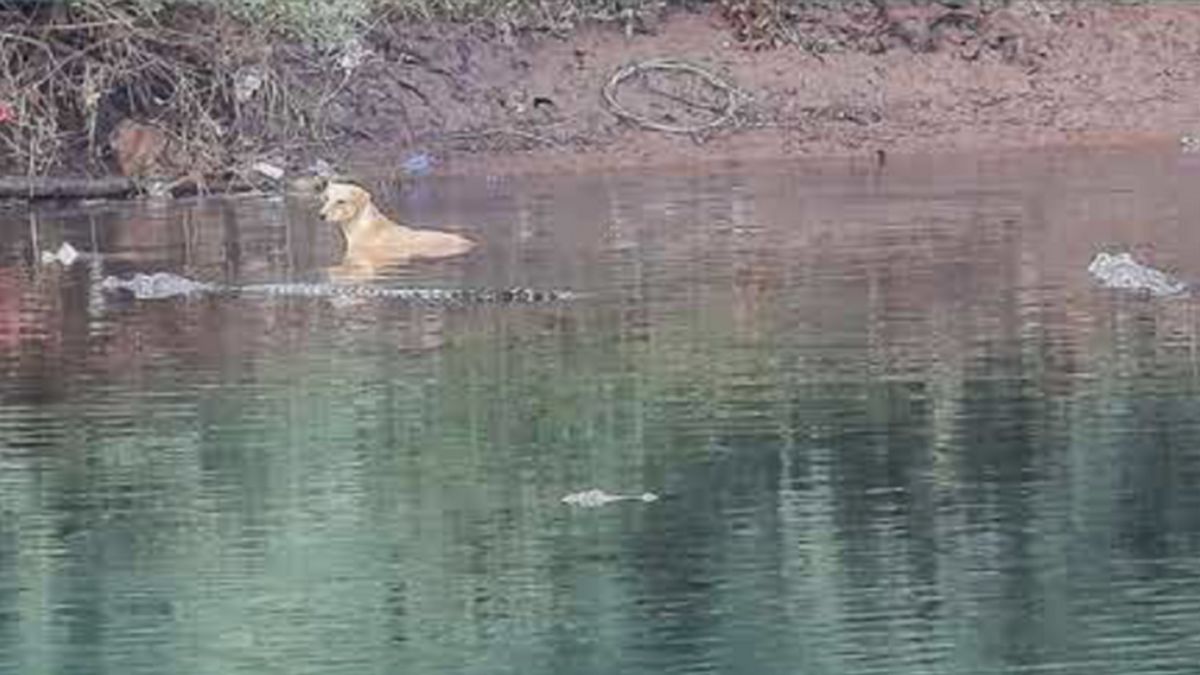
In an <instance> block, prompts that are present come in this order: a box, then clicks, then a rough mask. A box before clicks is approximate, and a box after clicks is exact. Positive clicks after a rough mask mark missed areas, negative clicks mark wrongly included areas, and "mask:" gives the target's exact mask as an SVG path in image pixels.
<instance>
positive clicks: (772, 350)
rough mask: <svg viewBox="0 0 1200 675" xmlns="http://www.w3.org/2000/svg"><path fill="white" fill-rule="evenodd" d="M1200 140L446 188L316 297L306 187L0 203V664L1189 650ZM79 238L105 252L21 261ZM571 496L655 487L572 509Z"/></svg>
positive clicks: (317, 669)
mask: <svg viewBox="0 0 1200 675" xmlns="http://www.w3.org/2000/svg"><path fill="white" fill-rule="evenodd" d="M1198 185H1200V160H1197V159H1193V158H1191V157H1187V156H1176V155H1173V154H1170V153H1164V154H1147V155H1136V154H1089V155H1079V156H1062V155H1057V156H1044V157H1038V158H1033V159H1027V160H1021V161H1016V160H1006V159H986V160H980V159H970V158H959V159H947V160H940V161H932V160H930V161H925V160H920V161H918V160H894V161H892V162H890V163H889V164H888V166H887V167H886V168H885V170H884V171H883V172H882V173H880V172H878V171H875V170H872V169H871V168H870V167H867V166H847V165H844V164H838V165H806V166H796V165H772V166H757V167H741V168H731V169H728V170H722V171H719V172H717V171H714V172H709V173H700V172H696V173H688V174H684V173H677V174H673V175H649V174H623V175H612V176H603V177H590V178H569V179H568V178H557V179H551V178H544V179H504V180H491V181H489V180H485V179H478V180H453V181H450V180H447V181H444V182H438V181H430V182H426V183H421V184H418V185H413V186H410V187H409V188H408V189H406V190H404V191H402V192H395V193H387V194H383V195H381V197H380V201H381V202H383V203H384V204H385V206H386V207H387V209H388V210H390V211H392V212H395V211H402V212H403V213H405V214H406V215H407V216H408V217H409V219H411V220H412V221H414V222H417V223H420V224H423V225H431V226H434V225H441V224H458V227H459V228H461V229H462V230H464V231H467V232H469V233H471V234H472V235H474V236H476V237H477V238H479V239H480V240H481V241H483V242H484V245H483V246H482V250H481V251H480V252H479V253H478V254H477V255H475V256H473V257H471V258H469V259H467V260H465V261H461V262H457V263H443V264H437V265H424V266H420V267H416V268H412V269H407V270H403V271H401V272H397V273H395V274H394V275H392V276H391V277H389V278H387V279H382V280H380V281H379V282H378V283H382V284H390V285H404V286H409V285H420V286H439V287H462V286H471V287H501V286H505V287H507V286H514V285H520V286H531V287H555V288H571V289H575V290H579V291H585V292H586V297H583V298H580V299H578V300H576V301H572V302H569V303H560V304H553V305H531V306H493V305H467V306H440V305H436V304H433V305H429V304H427V305H414V304H411V303H404V302H396V301H384V300H373V301H359V302H337V301H331V300H329V299H322V298H303V297H297V298H287V297H283V298H252V297H207V298H197V299H190V300H158V301H133V300H130V299H128V298H122V297H117V296H111V295H105V294H104V293H101V292H99V291H98V290H96V289H95V285H96V283H97V281H98V280H99V279H100V278H102V277H103V275H105V274H118V273H128V272H131V271H134V270H141V271H157V270H165V271H172V272H175V273H179V274H185V275H187V276H190V277H193V278H197V279H204V280H209V281H222V282H226V283H234V284H236V283H244V282H262V281H288V280H308V279H312V278H314V277H315V276H316V275H318V274H319V271H320V269H321V268H322V267H323V266H327V265H330V264H333V263H335V262H336V261H337V260H336V259H337V250H338V249H337V241H336V239H335V238H334V237H332V236H331V233H330V232H329V231H328V229H327V227H326V226H324V225H322V224H320V223H318V222H317V221H316V219H315V218H314V216H313V211H314V207H313V205H312V204H309V203H305V202H303V201H299V200H290V201H283V200H266V199H238V200H230V201H219V200H214V201H209V202H206V203H181V204H176V205H171V206H166V207H157V208H155V207H149V206H139V207H115V206H105V205H96V206H92V207H88V208H72V209H64V208H58V209H54V208H46V209H41V210H39V211H38V212H37V213H35V214H32V216H31V214H28V213H26V212H24V211H20V210H14V209H8V210H4V211H0V672H5V673H9V672H11V673H89V674H90V673H106V672H107V673H122V674H128V673H163V672H173V673H214V674H215V673H289V674H295V673H347V674H351V673H353V674H359V673H489V674H492V673H520V674H521V675H536V674H545V675H564V674H572V673H589V674H591V673H595V674H598V675H599V674H603V675H612V674H613V673H630V674H633V673H646V674H651V673H654V674H658V673H696V672H718V673H763V674H768V673H780V674H783V673H788V674H795V673H803V674H824V673H830V674H833V673H837V674H855V673H889V674H904V673H931V672H941V673H956V674H957V673H996V674H999V673H1089V674H1101V673H1112V674H1114V675H1116V674H1120V675H1130V674H1143V673H1153V674H1164V673H1190V672H1194V669H1195V667H1196V664H1197V663H1200V397H1198V394H1200V339H1198V335H1200V316H1198V313H1197V305H1196V303H1195V302H1194V301H1192V300H1189V299H1173V300H1152V299H1147V298H1140V297H1136V296H1130V295H1122V294H1113V293H1109V292H1104V291H1101V290H1098V289H1096V288H1094V287H1093V286H1092V284H1091V283H1090V282H1089V280H1088V278H1087V276H1086V272H1085V267H1086V265H1087V262H1088V260H1089V258H1090V257H1091V255H1092V254H1094V253H1095V252H1096V251H1097V250H1101V249H1103V248H1128V249H1131V250H1133V251H1135V252H1136V253H1137V254H1138V255H1139V256H1140V257H1141V258H1142V259H1143V260H1146V261H1148V262H1153V263H1154V264H1155V265H1157V266H1159V267H1163V268H1165V269H1170V270H1172V271H1174V272H1176V273H1178V274H1180V275H1181V276H1185V277H1191V278H1200V228H1198V227H1197V226H1196V223H1197V222H1200V189H1198V188H1197V186H1198ZM35 232H36V236H37V239H38V245H40V246H41V247H42V248H49V247H53V246H56V245H57V244H58V243H60V242H62V241H69V242H71V243H72V244H73V245H74V246H76V247H77V248H79V249H82V250H87V251H91V252H94V253H98V254H99V257H98V258H92V259H89V260H85V261H83V262H79V263H76V264H75V265H74V266H72V267H70V268H68V269H63V268H61V267H55V266H49V267H35V266H33V265H31V264H30V262H29V261H30V258H31V255H30V250H31V249H32V246H33V242H32V239H33V237H34V233H35ZM591 488H598V489H603V490H606V491H608V492H612V493H626V492H628V493H641V492H643V491H651V492H654V493H656V494H658V495H660V496H661V499H660V500H659V501H657V502H653V503H641V502H629V503H625V502H622V503H614V504H609V505H607V506H604V507H599V508H587V507H583V506H572V505H567V504H563V503H562V502H561V501H560V500H561V498H562V497H563V496H565V495H567V494H570V493H574V492H578V491H581V490H587V489H591Z"/></svg>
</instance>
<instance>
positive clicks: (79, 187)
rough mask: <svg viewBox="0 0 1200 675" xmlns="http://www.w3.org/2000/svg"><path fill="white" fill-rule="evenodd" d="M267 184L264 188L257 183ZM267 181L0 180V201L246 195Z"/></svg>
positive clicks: (226, 177) (232, 176) (234, 176)
mask: <svg viewBox="0 0 1200 675" xmlns="http://www.w3.org/2000/svg"><path fill="white" fill-rule="evenodd" d="M264 182H265V183H267V185H263V184H260V183H264ZM271 184H273V183H272V182H270V181H257V182H256V181H253V180H251V179H250V178H248V177H246V176H242V175H240V174H238V173H227V174H223V175H220V176H214V177H210V178H204V179H198V178H196V177H193V176H184V177H182V178H179V179H176V180H173V181H172V180H146V179H142V180H135V179H133V178H126V177H124V176H106V177H104V178H87V177H73V178H65V177H49V176H0V199H28V200H35V199H120V198H126V197H133V196H135V195H138V194H143V193H145V194H161V195H166V196H171V197H183V196H187V195H194V194H206V193H210V192H214V193H228V192H246V191H249V190H257V189H263V188H264V187H266V188H269V187H270V186H271Z"/></svg>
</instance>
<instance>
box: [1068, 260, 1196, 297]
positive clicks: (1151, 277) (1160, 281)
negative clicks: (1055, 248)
mask: <svg viewBox="0 0 1200 675" xmlns="http://www.w3.org/2000/svg"><path fill="white" fill-rule="evenodd" d="M1088 272H1090V273H1091V274H1092V276H1093V277H1095V278H1096V279H1097V280H1098V281H1099V282H1100V283H1101V284H1103V285H1104V286H1106V287H1108V288H1123V289H1130V290H1144V291H1149V292H1150V293H1151V294H1153V295H1177V294H1179V293H1183V292H1185V291H1186V290H1187V289H1188V287H1187V284H1185V283H1183V282H1181V281H1179V280H1177V279H1174V278H1172V277H1171V276H1170V275H1168V274H1166V273H1164V272H1161V271H1159V270H1156V269H1154V268H1153V267H1147V266H1145V265H1142V264H1141V263H1139V262H1137V261H1136V260H1134V259H1133V256H1131V255H1130V254H1128V253H1117V254H1116V255H1113V254H1110V253H1104V252H1101V253H1097V254H1096V257H1095V258H1094V259H1093V260H1092V262H1091V264H1090V265H1088Z"/></svg>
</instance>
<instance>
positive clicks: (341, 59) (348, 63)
mask: <svg viewBox="0 0 1200 675" xmlns="http://www.w3.org/2000/svg"><path fill="white" fill-rule="evenodd" d="M370 55H371V50H370V49H367V48H366V47H364V46H363V43H362V41H360V40H357V39H353V40H347V41H346V43H345V44H343V45H342V49H341V54H339V55H338V65H339V66H341V67H342V70H343V71H344V72H345V73H346V74H347V75H349V74H350V73H352V72H354V71H355V70H357V69H358V67H359V66H361V65H362V64H363V62H364V61H366V60H367V57H369V56H370Z"/></svg>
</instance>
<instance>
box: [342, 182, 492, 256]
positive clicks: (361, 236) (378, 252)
mask: <svg viewBox="0 0 1200 675" xmlns="http://www.w3.org/2000/svg"><path fill="white" fill-rule="evenodd" d="M324 197H325V203H324V205H322V206H321V217H322V218H323V219H325V220H326V221H327V222H331V223H337V224H338V225H339V226H340V227H341V230H342V235H343V236H344V237H345V238H346V256H345V259H344V260H343V261H342V264H341V265H340V266H339V267H338V268H335V269H333V270H330V272H331V276H341V277H363V276H372V275H374V273H375V272H376V270H378V269H379V268H381V267H386V266H388V265H392V264H397V263H404V262H408V261H411V260H417V259H436V258H450V257H453V256H458V255H463V254H464V253H467V252H468V251H470V250H471V249H472V248H474V247H475V242H473V241H471V240H470V239H467V238H466V237H462V236H460V235H457V234H453V233H450V232H438V231H436V230H417V229H413V228H411V227H405V226H403V225H399V224H397V223H395V222H393V221H391V220H389V219H388V218H387V216H384V215H383V214H382V213H380V211H379V209H378V208H376V207H375V204H374V202H372V201H371V193H369V192H367V191H366V190H364V189H363V188H361V187H359V186H357V185H354V184H352V183H336V182H331V183H329V184H328V185H327V186H325V195H324Z"/></svg>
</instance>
